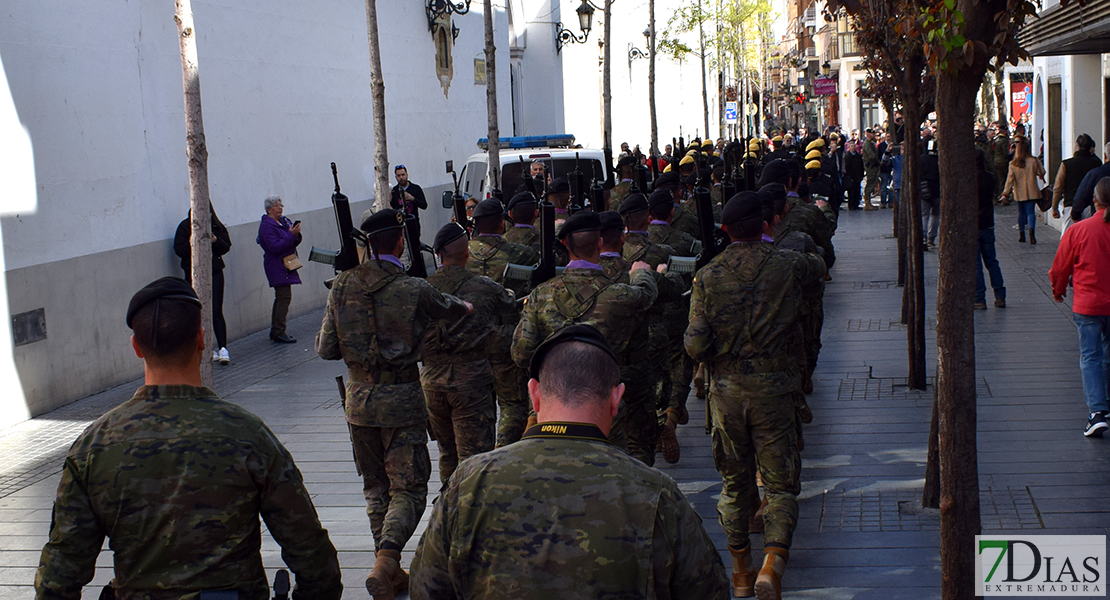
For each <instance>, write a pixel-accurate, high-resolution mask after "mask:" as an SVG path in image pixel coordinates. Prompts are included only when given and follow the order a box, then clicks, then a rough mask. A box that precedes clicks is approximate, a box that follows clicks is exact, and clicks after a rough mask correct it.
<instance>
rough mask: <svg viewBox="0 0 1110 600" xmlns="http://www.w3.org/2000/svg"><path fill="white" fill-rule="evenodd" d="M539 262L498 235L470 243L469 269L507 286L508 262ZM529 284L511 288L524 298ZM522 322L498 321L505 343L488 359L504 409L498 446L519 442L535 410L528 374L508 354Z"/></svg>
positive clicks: (509, 317) (525, 249)
mask: <svg viewBox="0 0 1110 600" xmlns="http://www.w3.org/2000/svg"><path fill="white" fill-rule="evenodd" d="M537 237H538V236H537ZM539 262H540V255H539V252H537V251H535V250H533V249H531V248H529V247H528V246H522V245H519V244H514V243H511V242H507V241H505V239H504V238H502V237H501V236H497V235H476V236H474V238H473V239H471V240H470V259H469V260H467V261H466V269H467V270H468V271H470V272H471V273H474V274H476V275H484V276H486V277H489V278H490V279H492V280H494V281H496V282H497V283H500V284H504V282H505V266H506V265H508V264H509V263H513V264H517V265H534V264H537V263H539ZM530 285H531V284H528V283H525V284H517V285H516V286H515V289H514V288H510V289H512V291H513V292H514V293H515V294H516V296H517V297H518V298H523V297H524V296H527V295H528V292H530V291H531V289H529V288H530ZM519 319H520V316H519V314H516V313H514V314H511V315H504V316H502V317H499V318H498V319H496V320H495V321H496V322H497V328H498V331H499V332H500V333H501V335H502V336H503V339H502V343H499V344H495V345H494V348H493V349H491V352H490V356H489V362H490V364H491V365H492V366H493V378H494V390H495V391H496V392H497V405H498V407H499V408H500V409H501V418H500V420H498V422H497V445H498V446H504V445H505V444H511V443H513V442H515V441H517V440H519V439H520V436H521V434H523V433H524V426H525V425H526V424H527V422H528V413H529V412H530V411H531V409H532V403H531V402H530V401H529V399H528V373H527V372H526V370H524V369H521V368H520V367H518V366H516V365H515V364H513V360H512V357H510V356H509V351H508V350H509V345H510V343H511V340H512V333H513V330H514V329H515V328H516V324H517V321H518V320H519Z"/></svg>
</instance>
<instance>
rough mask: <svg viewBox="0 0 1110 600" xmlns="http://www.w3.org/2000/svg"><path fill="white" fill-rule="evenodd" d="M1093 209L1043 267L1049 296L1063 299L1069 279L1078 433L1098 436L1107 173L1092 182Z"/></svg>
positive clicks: (1107, 258) (1106, 321)
mask: <svg viewBox="0 0 1110 600" xmlns="http://www.w3.org/2000/svg"><path fill="white" fill-rule="evenodd" d="M1094 204H1095V214H1094V216H1093V217H1092V218H1090V219H1084V220H1082V221H1080V222H1078V223H1076V224H1074V225H1072V226H1071V227H1068V230H1067V231H1065V232H1064V236H1063V237H1062V238H1060V246H1059V247H1058V248H1057V249H1056V258H1055V259H1054V260H1053V261H1052V269H1051V270H1050V271H1049V272H1048V276H1049V279H1050V280H1051V281H1052V296H1053V298H1055V299H1056V301H1057V302H1063V301H1064V296H1065V295H1066V293H1067V290H1068V284H1069V282H1070V284H1071V286H1072V289H1073V290H1074V292H1075V295H1074V296H1073V297H1072V306H1071V309H1072V313H1073V318H1074V320H1075V327H1076V329H1077V330H1078V332H1079V372H1080V374H1081V375H1082V377H1083V395H1084V396H1085V397H1086V400H1087V411H1088V413H1089V416H1088V417H1087V426H1086V428H1084V430H1083V435H1085V436H1087V437H1102V433H1103V431H1105V430H1106V428H1107V424H1106V416H1107V412H1108V411H1110V407H1108V406H1107V385H1108V384H1110V380H1108V372H1110V212H1107V210H1106V206H1107V205H1108V204H1110V177H1104V178H1103V179H1101V180H1100V181H1099V182H1098V183H1097V184H1096V185H1095V194H1094Z"/></svg>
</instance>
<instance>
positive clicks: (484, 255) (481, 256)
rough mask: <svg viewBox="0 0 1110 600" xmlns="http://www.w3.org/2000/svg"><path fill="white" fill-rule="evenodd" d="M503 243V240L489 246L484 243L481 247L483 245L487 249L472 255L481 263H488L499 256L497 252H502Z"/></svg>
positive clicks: (480, 249)
mask: <svg viewBox="0 0 1110 600" xmlns="http://www.w3.org/2000/svg"><path fill="white" fill-rule="evenodd" d="M502 243H503V240H500V239H498V240H496V241H495V242H494V243H492V244H489V245H486V244H485V242H482V243H481V244H480V245H483V246H485V247H484V248H479V249H478V250H476V251H474V252H471V253H470V255H471V256H473V257H474V258H475V259H477V260H479V261H481V262H488V261H489V260H490V259H492V258H493V257H494V256H497V252H498V251H500V250H501V244H502Z"/></svg>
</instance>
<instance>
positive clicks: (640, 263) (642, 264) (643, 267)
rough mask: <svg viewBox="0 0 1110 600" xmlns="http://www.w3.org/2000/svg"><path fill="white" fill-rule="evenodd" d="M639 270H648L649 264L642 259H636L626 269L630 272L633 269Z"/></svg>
mask: <svg viewBox="0 0 1110 600" xmlns="http://www.w3.org/2000/svg"><path fill="white" fill-rule="evenodd" d="M641 270H643V271H650V270H651V265H649V264H647V263H646V262H644V261H642V260H638V261H636V262H634V263H632V268H630V269H628V272H629V273H632V272H633V271H641Z"/></svg>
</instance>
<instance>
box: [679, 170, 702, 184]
mask: <svg viewBox="0 0 1110 600" xmlns="http://www.w3.org/2000/svg"><path fill="white" fill-rule="evenodd" d="M682 183H684V184H686V185H697V184H698V174H697V173H690V174H689V175H687V176H686V177H685V178H684V179H683V180H682Z"/></svg>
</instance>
